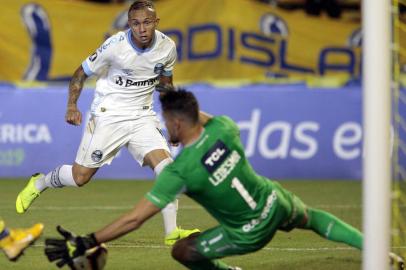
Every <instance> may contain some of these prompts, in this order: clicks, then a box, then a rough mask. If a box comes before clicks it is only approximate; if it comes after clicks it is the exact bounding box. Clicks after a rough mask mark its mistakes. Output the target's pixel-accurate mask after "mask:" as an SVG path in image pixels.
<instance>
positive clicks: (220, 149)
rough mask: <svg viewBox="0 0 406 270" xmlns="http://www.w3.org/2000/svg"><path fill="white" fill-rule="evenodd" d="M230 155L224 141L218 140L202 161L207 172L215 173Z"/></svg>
mask: <svg viewBox="0 0 406 270" xmlns="http://www.w3.org/2000/svg"><path fill="white" fill-rule="evenodd" d="M229 153H230V150H229V149H228V148H227V146H226V145H225V144H224V143H223V142H222V141H220V140H218V141H217V142H216V143H215V144H214V145H213V146H212V147H211V148H210V149H209V151H208V152H207V153H206V154H205V155H204V156H203V158H202V160H201V161H202V163H203V166H204V167H205V168H206V169H207V171H209V173H213V172H214V171H215V170H216V169H217V167H218V166H219V165H220V164H221V163H222V162H223V161H224V159H225V158H226V157H227V156H228V154H229Z"/></svg>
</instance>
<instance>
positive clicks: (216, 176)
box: [146, 116, 289, 243]
mask: <svg viewBox="0 0 406 270" xmlns="http://www.w3.org/2000/svg"><path fill="white" fill-rule="evenodd" d="M283 192H284V191H283V190H282V189H281V188H280V186H279V185H278V184H277V183H275V182H272V181H270V180H269V179H267V178H265V177H262V176H260V175H257V174H256V173H255V171H254V170H253V168H252V167H251V165H250V164H249V162H248V160H247V159H246V157H245V154H244V147H243V145H242V144H241V141H240V137H239V129H238V127H237V125H236V124H235V123H234V122H233V121H232V120H231V119H230V118H229V117H226V116H217V117H213V118H211V119H210V120H209V121H208V122H207V124H206V125H205V126H204V131H203V132H202V134H201V136H200V137H199V139H198V140H197V141H196V142H194V143H193V144H191V145H187V146H185V147H184V149H183V150H182V152H181V153H180V154H179V155H178V156H177V158H176V159H175V161H174V162H173V163H171V164H170V165H168V166H167V167H166V168H165V169H164V170H163V171H162V173H161V174H160V175H159V176H158V178H157V180H156V182H155V185H154V187H153V189H152V190H151V191H150V192H149V193H148V194H147V195H146V197H147V199H148V200H150V201H151V202H152V203H153V204H155V205H156V206H158V207H159V208H163V207H165V206H166V205H167V204H168V203H170V202H172V201H174V200H175V198H176V196H177V195H178V194H180V193H185V194H186V195H187V196H189V197H191V198H192V199H194V200H195V201H196V202H198V203H199V204H201V205H202V206H203V207H204V208H205V209H206V210H207V211H208V212H209V213H210V214H211V215H212V216H213V217H214V218H215V219H216V220H217V221H218V222H219V223H220V224H221V225H222V226H223V227H224V229H225V230H227V231H228V232H229V237H231V238H233V239H236V240H237V242H238V240H241V242H242V243H248V242H250V241H253V240H260V239H262V238H263V237H265V236H266V234H267V231H268V230H269V229H271V228H270V223H272V222H273V221H275V222H277V223H278V224H273V225H274V226H273V227H274V228H273V229H277V228H275V226H279V225H280V221H281V220H282V221H283V220H285V219H286V218H287V215H288V213H287V211H285V210H284V211H280V210H278V209H286V207H288V208H289V204H288V203H287V202H286V199H284V198H282V197H284V196H283V194H282V193H283ZM278 197H279V199H278ZM280 204H284V205H285V206H286V207H282V208H281V207H279V205H280ZM262 240H264V239H262Z"/></svg>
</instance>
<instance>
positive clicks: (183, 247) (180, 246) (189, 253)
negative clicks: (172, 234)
mask: <svg viewBox="0 0 406 270" xmlns="http://www.w3.org/2000/svg"><path fill="white" fill-rule="evenodd" d="M195 238H196V237H195V236H189V237H187V238H184V239H181V240H179V241H177V242H176V243H175V245H174V246H173V248H172V257H173V258H174V259H175V260H177V261H178V262H193V261H198V260H201V259H202V258H201V257H202V256H201V255H200V253H199V252H198V251H197V249H196V247H195Z"/></svg>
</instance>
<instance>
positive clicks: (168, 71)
mask: <svg viewBox="0 0 406 270" xmlns="http://www.w3.org/2000/svg"><path fill="white" fill-rule="evenodd" d="M177 57H178V54H177V52H176V45H175V43H174V42H173V43H172V49H171V51H170V52H169V55H168V61H167V62H166V64H165V66H164V72H163V73H162V75H163V76H166V77H170V76H172V74H173V67H174V66H175V63H176V59H177Z"/></svg>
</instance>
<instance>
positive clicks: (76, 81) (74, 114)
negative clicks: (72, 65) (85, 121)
mask: <svg viewBox="0 0 406 270" xmlns="http://www.w3.org/2000/svg"><path fill="white" fill-rule="evenodd" d="M86 78H87V75H86V73H85V71H84V70H83V68H82V66H79V67H78V68H77V69H76V71H75V73H74V74H73V76H72V79H71V80H70V83H69V97H68V104H67V108H66V115H65V120H66V122H68V123H69V124H72V125H76V126H78V125H80V124H81V122H82V114H81V112H80V111H79V109H78V107H77V101H78V99H79V96H80V93H81V92H82V89H83V85H84V83H85V80H86Z"/></svg>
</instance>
